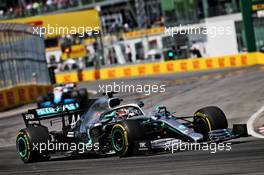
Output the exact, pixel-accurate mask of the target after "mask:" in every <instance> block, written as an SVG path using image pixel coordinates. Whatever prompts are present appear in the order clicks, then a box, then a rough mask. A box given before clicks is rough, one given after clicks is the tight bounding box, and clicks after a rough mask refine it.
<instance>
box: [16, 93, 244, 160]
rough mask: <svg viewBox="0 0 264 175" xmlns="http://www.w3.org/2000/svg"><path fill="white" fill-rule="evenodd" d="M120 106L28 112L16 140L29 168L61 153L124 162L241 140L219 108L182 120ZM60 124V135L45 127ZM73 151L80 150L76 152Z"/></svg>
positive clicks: (93, 104)
mask: <svg viewBox="0 0 264 175" xmlns="http://www.w3.org/2000/svg"><path fill="white" fill-rule="evenodd" d="M121 102H122V99H119V98H115V97H113V93H109V94H108V96H102V97H100V98H98V99H94V100H89V103H90V105H88V106H89V107H88V108H87V109H84V110H83V109H81V108H80V106H79V104H78V103H76V102H75V103H70V104H64V105H61V106H57V107H48V108H41V109H33V110H29V111H28V113H25V114H23V118H24V121H25V124H26V128H24V129H21V130H20V131H19V133H18V135H17V139H16V146H17V152H18V155H19V158H20V159H21V160H22V161H23V162H25V163H27V162H34V161H39V160H43V159H47V158H49V157H50V155H53V154H56V153H62V154H64V155H65V154H66V155H75V154H82V153H91V154H99V155H105V154H109V153H113V152H114V153H116V154H117V155H118V156H120V157H124V156H131V155H133V154H138V153H142V152H144V153H145V152H152V151H154V150H164V147H165V144H167V143H168V142H170V143H172V142H173V141H175V140H181V141H183V142H192V143H199V142H201V143H204V142H207V143H210V142H221V141H225V140H229V139H233V138H237V137H239V136H240V134H241V133H238V132H236V131H233V130H231V129H228V128H227V127H228V123H227V119H226V116H225V114H224V113H223V111H222V110H221V109H219V108H218V107H214V106H211V107H205V108H202V109H200V110H198V111H197V112H195V114H194V115H192V116H186V117H178V116H174V115H173V114H172V113H170V112H169V111H167V109H166V107H164V106H158V107H156V109H155V111H154V112H152V113H150V114H145V113H144V111H143V110H142V108H141V107H142V106H143V103H142V102H140V103H129V104H121ZM79 116H81V117H79ZM56 120H60V122H61V123H62V129H61V130H59V131H58V130H52V129H49V128H48V127H50V126H48V127H47V126H44V124H43V123H44V121H49V124H50V125H53V123H54V122H55V121H56ZM46 123H47V122H46ZM51 143H52V144H53V149H48V148H49V147H47V146H46V147H45V149H42V151H41V152H40V150H39V149H37V148H38V147H37V146H40V149H41V146H43V145H44V146H45V144H46V145H50V144H51ZM60 143H61V144H63V145H64V146H65V145H66V146H65V149H63V150H62V149H61V148H60V149H58V147H56V146H55V147H54V144H56V145H58V144H60ZM80 144H81V145H86V148H87V149H85V150H83V149H82V151H80V147H78V146H76V145H80ZM67 145H68V147H67ZM69 145H70V146H69ZM73 145H75V147H73V148H75V149H72V147H71V146H73ZM87 145H88V146H87ZM44 146H43V148H44ZM54 148H57V149H54ZM78 148H79V149H78ZM82 148H83V147H82Z"/></svg>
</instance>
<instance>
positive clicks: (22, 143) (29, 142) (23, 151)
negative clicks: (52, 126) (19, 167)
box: [16, 126, 50, 163]
mask: <svg viewBox="0 0 264 175" xmlns="http://www.w3.org/2000/svg"><path fill="white" fill-rule="evenodd" d="M49 139H50V137H49V132H48V129H47V128H46V127H44V126H32V127H28V128H24V129H21V130H20V131H19V132H18V134H17V138H16V148H17V154H18V156H19V158H20V159H21V160H22V161H23V162H24V163H30V162H37V161H42V160H46V159H48V158H49V156H48V154H47V152H46V151H44V152H42V153H41V152H40V150H37V148H38V149H40V143H44V144H46V146H47V141H48V140H49Z"/></svg>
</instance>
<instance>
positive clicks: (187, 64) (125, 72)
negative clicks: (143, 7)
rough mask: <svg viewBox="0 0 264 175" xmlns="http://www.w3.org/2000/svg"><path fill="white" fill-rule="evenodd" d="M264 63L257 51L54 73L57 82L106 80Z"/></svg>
mask: <svg viewBox="0 0 264 175" xmlns="http://www.w3.org/2000/svg"><path fill="white" fill-rule="evenodd" d="M257 64H264V54H263V53H259V52H254V53H243V54H237V55H228V56H221V57H212V58H198V59H182V60H174V61H166V62H155V63H146V64H134V65H120V66H115V67H108V68H103V67H102V68H101V69H100V70H94V69H90V70H88V69H87V70H83V71H81V72H65V73H57V74H56V82H57V83H69V82H80V81H94V80H107V79H116V78H129V77H139V76H148V75H158V74H171V73H181V72H191V71H205V70H214V69H223V68H235V67H243V66H253V65H257Z"/></svg>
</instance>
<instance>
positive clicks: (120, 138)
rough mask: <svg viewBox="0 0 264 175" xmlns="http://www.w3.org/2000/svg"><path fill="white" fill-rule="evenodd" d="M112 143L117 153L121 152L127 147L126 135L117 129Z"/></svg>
mask: <svg viewBox="0 0 264 175" xmlns="http://www.w3.org/2000/svg"><path fill="white" fill-rule="evenodd" d="M112 143H113V146H114V149H115V150H116V151H121V150H122V149H123V148H124V146H125V139H124V133H123V132H122V131H121V130H120V129H115V130H114V131H113V135H112Z"/></svg>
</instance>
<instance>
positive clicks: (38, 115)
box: [22, 103, 84, 127]
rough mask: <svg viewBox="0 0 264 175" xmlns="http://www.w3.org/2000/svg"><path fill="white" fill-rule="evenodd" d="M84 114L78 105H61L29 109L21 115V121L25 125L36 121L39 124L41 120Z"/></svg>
mask: <svg viewBox="0 0 264 175" xmlns="http://www.w3.org/2000/svg"><path fill="white" fill-rule="evenodd" d="M83 112H84V109H83V108H80V104H79V103H69V104H62V105H58V106H54V107H47V108H39V109H30V110H28V112H27V113H23V114H22V116H23V119H24V122H25V125H26V126H27V127H28V125H29V124H30V123H31V122H35V121H38V122H39V123H40V121H41V120H47V119H51V118H56V117H62V118H64V117H65V116H72V115H73V114H80V115H81V114H82V113H83Z"/></svg>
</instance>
